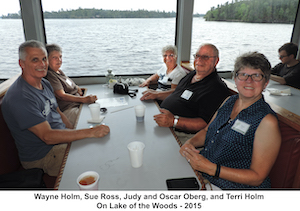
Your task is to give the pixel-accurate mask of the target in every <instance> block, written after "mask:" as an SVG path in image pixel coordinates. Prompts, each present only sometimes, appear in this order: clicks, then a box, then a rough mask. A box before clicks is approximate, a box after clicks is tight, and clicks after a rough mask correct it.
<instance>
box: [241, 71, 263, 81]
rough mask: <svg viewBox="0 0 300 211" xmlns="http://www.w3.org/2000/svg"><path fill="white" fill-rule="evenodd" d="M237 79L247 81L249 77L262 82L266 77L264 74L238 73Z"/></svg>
mask: <svg viewBox="0 0 300 211" xmlns="http://www.w3.org/2000/svg"><path fill="white" fill-rule="evenodd" d="M236 77H237V78H238V79H239V80H241V81H246V80H247V79H248V78H249V77H250V78H251V79H252V80H253V81H256V82H259V81H261V80H262V79H263V78H265V76H264V75H263V74H259V73H255V74H252V75H248V74H247V73H236Z"/></svg>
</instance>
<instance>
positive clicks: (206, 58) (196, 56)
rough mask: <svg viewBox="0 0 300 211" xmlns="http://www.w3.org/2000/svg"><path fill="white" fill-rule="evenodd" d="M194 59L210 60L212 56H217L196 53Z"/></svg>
mask: <svg viewBox="0 0 300 211" xmlns="http://www.w3.org/2000/svg"><path fill="white" fill-rule="evenodd" d="M193 56H194V59H195V60H196V59H200V60H203V61H208V60H209V59H210V58H216V56H207V55H199V54H194V55H193Z"/></svg>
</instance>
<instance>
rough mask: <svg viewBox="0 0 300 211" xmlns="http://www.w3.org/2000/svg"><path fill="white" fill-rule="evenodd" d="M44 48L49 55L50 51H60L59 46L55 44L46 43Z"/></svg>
mask: <svg viewBox="0 0 300 211" xmlns="http://www.w3.org/2000/svg"><path fill="white" fill-rule="evenodd" d="M46 50H47V53H48V55H50V53H52V52H53V51H57V52H60V53H62V49H61V47H60V46H59V45H57V44H49V45H46Z"/></svg>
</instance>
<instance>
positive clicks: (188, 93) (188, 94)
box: [181, 90, 193, 100]
mask: <svg viewBox="0 0 300 211" xmlns="http://www.w3.org/2000/svg"><path fill="white" fill-rule="evenodd" d="M192 95H193V92H191V91H189V90H185V91H184V92H183V93H182V95H181V97H182V98H183V99H185V100H189V99H190V98H191V96H192Z"/></svg>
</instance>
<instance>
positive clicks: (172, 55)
mask: <svg viewBox="0 0 300 211" xmlns="http://www.w3.org/2000/svg"><path fill="white" fill-rule="evenodd" d="M168 56H169V57H172V58H173V57H174V56H175V55H174V54H169V55H167V54H164V55H163V57H164V58H167V57H168Z"/></svg>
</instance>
